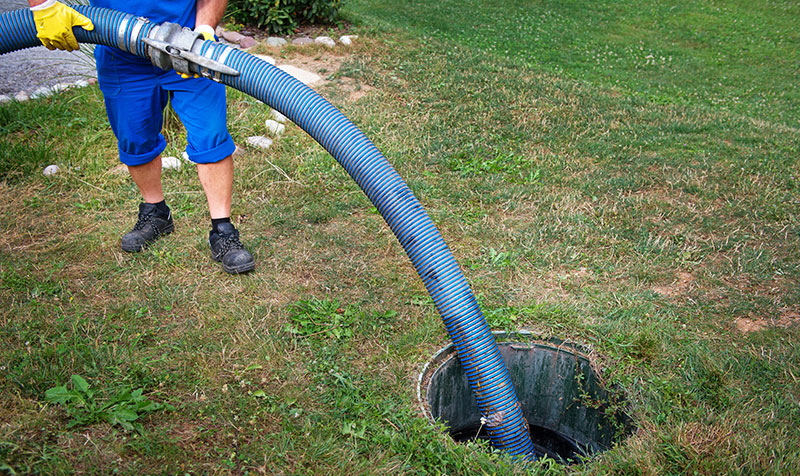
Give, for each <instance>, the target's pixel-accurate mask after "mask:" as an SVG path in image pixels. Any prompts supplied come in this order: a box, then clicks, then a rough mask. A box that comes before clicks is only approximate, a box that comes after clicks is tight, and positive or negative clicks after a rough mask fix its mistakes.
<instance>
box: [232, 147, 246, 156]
mask: <svg viewBox="0 0 800 476" xmlns="http://www.w3.org/2000/svg"><path fill="white" fill-rule="evenodd" d="M242 154H244V149H242V148H241V147H239V146H238V145H237V146H236V149H234V150H233V154H231V155H233V156H234V157H239V156H240V155H242Z"/></svg>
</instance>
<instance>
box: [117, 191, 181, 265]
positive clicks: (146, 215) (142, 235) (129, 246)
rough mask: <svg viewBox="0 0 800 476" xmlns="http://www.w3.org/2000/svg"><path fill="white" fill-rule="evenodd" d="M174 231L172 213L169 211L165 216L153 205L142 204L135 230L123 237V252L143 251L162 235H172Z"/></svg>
mask: <svg viewBox="0 0 800 476" xmlns="http://www.w3.org/2000/svg"><path fill="white" fill-rule="evenodd" d="M174 229H175V225H174V224H173V223H172V212H170V211H169V210H168V211H167V212H166V214H165V213H164V212H162V211H160V210H158V208H157V207H156V206H155V205H154V204H152V203H140V204H139V219H138V220H137V221H136V225H134V226H133V230H131V231H129V232H128V233H125V235H123V237H122V250H123V251H127V252H130V253H137V252H139V251H142V250H143V249H144V248H145V247H147V246H148V245H150V244H151V243H153V242H154V241H156V240H157V239H159V238H160V237H161V236H162V235H167V234H169V233H172V231H173V230H174Z"/></svg>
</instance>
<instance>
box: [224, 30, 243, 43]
mask: <svg viewBox="0 0 800 476" xmlns="http://www.w3.org/2000/svg"><path fill="white" fill-rule="evenodd" d="M221 36H222V37H223V38H225V40H227V41H230V42H231V43H239V40H241V39H242V38H244V35H242V34H241V33H239V32H237V31H228V30H224V31H223V32H222V35H221Z"/></svg>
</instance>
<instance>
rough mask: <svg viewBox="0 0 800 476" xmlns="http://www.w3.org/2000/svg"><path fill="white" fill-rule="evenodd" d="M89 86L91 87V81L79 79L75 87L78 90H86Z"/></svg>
mask: <svg viewBox="0 0 800 476" xmlns="http://www.w3.org/2000/svg"><path fill="white" fill-rule="evenodd" d="M88 85H89V81H85V80H83V79H79V80H77V81H75V87H76V88H85V87H86V86H88Z"/></svg>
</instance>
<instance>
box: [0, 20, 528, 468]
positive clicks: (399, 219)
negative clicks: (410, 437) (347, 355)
mask: <svg viewBox="0 0 800 476" xmlns="http://www.w3.org/2000/svg"><path fill="white" fill-rule="evenodd" d="M75 8H76V10H78V11H80V12H81V13H82V14H84V15H86V16H87V17H89V19H91V20H92V22H93V23H94V25H95V29H94V30H93V31H90V32H87V31H85V30H83V29H81V28H76V29H74V31H75V36H76V37H77V39H78V41H79V42H82V43H95V44H101V45H106V46H113V47H117V48H120V49H123V50H126V51H129V52H131V53H134V54H136V55H138V56H141V57H145V58H147V57H148V47H147V45H145V44H144V42H143V41H141V38H144V37H146V36H147V35H148V34H149V32H150V31H151V30H152V29H154V28H158V25H155V24H152V23H149V22H146V21H143V20H141V19H137V18H136V17H134V16H132V15H129V14H125V13H121V12H116V11H112V10H107V9H102V8H95V7H86V6H77V7H75ZM40 45H41V43H40V42H39V40H38V39H37V38H36V30H35V27H34V25H33V15H32V14H31V13H30V11H29V10H27V9H26V10H17V11H12V12H7V13H4V14H3V15H1V16H0V54H2V53H7V52H10V51H15V50H19V49H23V48H29V47H34V46H40ZM201 52H202V54H203V55H205V56H206V57H208V58H211V59H214V60H218V61H220V62H222V63H224V64H225V65H227V66H230V67H232V68H234V69H236V70H238V71H240V73H241V74H240V75H239V76H228V75H224V74H221V75H219V74H217V75H215V77H216V78H217V79H219V81H220V82H222V83H224V84H226V85H228V86H231V87H233V88H236V89H238V90H240V91H242V92H244V93H246V94H248V95H250V96H253V97H254V98H256V99H259V100H261V101H263V102H264V103H266V104H268V105H269V106H271V107H272V108H274V109H276V110H277V111H279V112H281V113H282V114H284V115H285V116H286V117H288V118H289V119H291V120H292V121H293V122H294V123H295V124H297V125H298V126H300V127H301V128H302V129H303V130H304V131H306V132H307V133H308V134H309V135H311V137H313V138H314V139H315V140H316V141H317V142H319V143H320V145H322V147H324V148H325V149H326V150H327V151H328V152H329V153H330V154H331V155H332V156H333V157H334V158H335V159H336V160H337V161H338V162H339V163H340V164H341V165H342V167H344V169H345V170H346V171H347V173H348V174H350V176H351V177H352V178H353V180H355V181H356V183H357V184H358V186H359V187H361V189H362V190H363V191H364V193H365V194H366V195H367V197H368V198H369V200H370V201H371V202H372V203H373V204H374V205H375V207H376V208H377V209H378V211H379V212H380V214H381V215H382V216H383V218H384V220H385V221H386V223H387V224H388V225H389V228H391V230H392V232H393V233H394V234H395V236H396V237H397V239H398V240H399V241H400V244H401V245H402V246H403V249H404V250H405V251H406V253H407V254H408V257H409V259H410V260H411V263H412V264H413V266H414V268H415V269H416V271H417V273H418V274H419V276H420V278H421V279H422V281H423V283H424V284H425V287H426V289H427V290H428V292H429V293H430V295H431V298H432V299H433V302H434V303H435V305H436V309H437V310H438V312H439V314H440V315H441V317H442V320H443V322H444V324H445V327H446V329H447V332H448V334H449V335H450V338H451V339H452V341H453V344H454V346H455V348H456V351H457V353H458V356H459V358H460V360H461V363H462V366H463V367H464V371H465V373H466V375H467V379H468V381H469V384H470V387H471V388H472V392H473V394H474V395H475V400H476V401H477V403H478V408H479V410H480V412H481V415H482V416H483V417H484V419H485V421H486V423H485V426H486V428H487V429H488V432H489V436H490V439H491V442H492V444H493V445H494V446H495V447H497V448H500V449H503V450H506V451H508V452H510V453H511V454H512V455H524V456H526V457H532V456H533V444H532V442H531V439H530V435H529V433H528V424H527V422H526V421H525V419H524V417H523V415H522V410H521V407H520V405H519V402H518V400H517V396H516V392H515V391H514V387H513V385H512V383H511V379H510V378H509V374H508V369H507V368H506V365H505V362H504V361H503V358H502V357H501V356H500V352H499V350H498V347H497V344H496V343H495V340H494V336H493V335H492V333H491V331H490V329H489V326H488V325H487V324H486V320H485V319H484V317H483V313H482V312H481V310H480V307H479V306H478V303H477V301H476V300H475V296H474V295H473V293H472V290H471V289H470V286H469V284H468V283H467V280H466V278H465V277H464V274H463V272H462V271H461V268H460V267H459V265H458V263H457V262H456V261H455V258H454V257H453V255H452V253H451V252H450V250H449V248H448V247H447V245H446V244H445V242H444V239H442V236H441V234H440V233H439V231H438V229H437V228H436V226H435V225H434V224H433V222H432V221H431V219H430V218H429V217H428V214H427V213H426V212H425V210H424V209H423V207H422V205H421V204H420V202H419V200H417V198H416V197H415V196H414V194H413V192H412V191H411V189H409V188H408V185H406V183H405V182H404V181H403V179H402V178H401V177H400V175H399V174H398V173H397V171H396V170H395V169H394V167H392V165H391V164H390V163H389V162H388V161H387V160H386V158H385V157H384V156H383V154H381V152H380V151H379V150H378V148H377V147H375V145H374V144H373V143H372V142H371V141H370V140H369V139H368V138H367V137H366V136H365V135H364V134H363V133H362V132H361V131H360V130H359V129H358V128H357V127H356V126H354V125H353V124H352V123H351V122H350V121H349V120H348V119H347V118H346V117H345V116H344V115H343V114H342V113H341V112H340V111H339V110H338V109H336V108H335V107H334V106H333V105H331V104H330V103H329V102H328V101H326V100H325V99H324V98H323V97H322V96H320V95H319V94H317V93H316V92H315V91H313V90H312V89H311V88H309V87H307V86H306V85H304V84H303V83H301V82H300V81H298V80H297V79H295V78H294V77H292V76H291V75H289V74H287V73H285V72H284V71H282V70H280V69H279V68H276V67H275V66H273V65H271V64H269V63H267V62H265V61H263V60H261V59H258V58H256V57H255V56H252V55H250V54H248V53H245V52H243V51H240V50H237V49H234V48H232V47H230V46H227V45H223V44H220V43H214V42H204V43H203V44H202V46H201ZM200 72H201V73H202V72H204V71H203V70H202V68H201V69H200Z"/></svg>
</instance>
